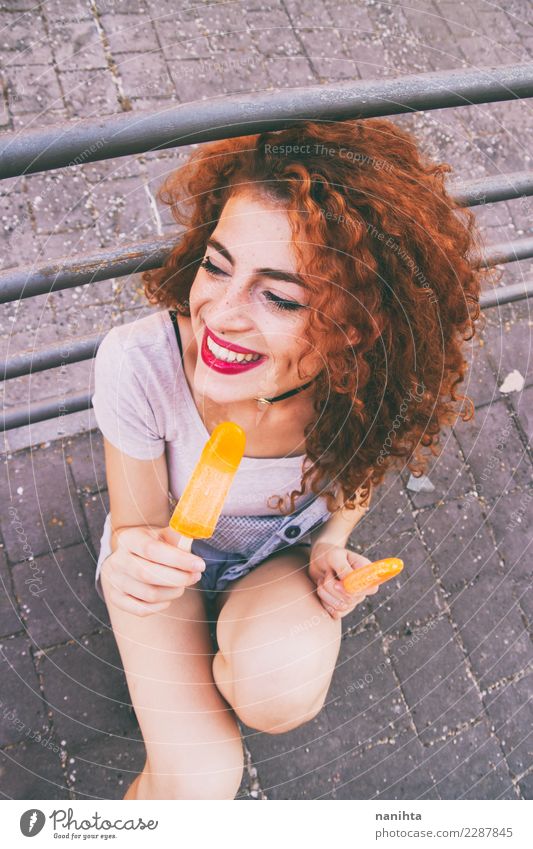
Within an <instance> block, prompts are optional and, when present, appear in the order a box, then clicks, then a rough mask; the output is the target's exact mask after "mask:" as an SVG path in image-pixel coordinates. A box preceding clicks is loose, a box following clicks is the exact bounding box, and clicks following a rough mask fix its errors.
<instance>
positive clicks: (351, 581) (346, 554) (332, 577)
mask: <svg viewBox="0 0 533 849" xmlns="http://www.w3.org/2000/svg"><path fill="white" fill-rule="evenodd" d="M402 569H403V563H402V561H401V560H400V559H399V558H397V557H389V558H386V559H385V560H378V561H376V562H375V563H372V562H371V561H370V560H369V559H368V558H367V557H364V556H363V555H362V554H357V553H356V552H354V551H350V550H349V549H346V548H342V547H340V546H336V545H331V544H329V543H324V542H317V543H315V545H314V546H313V548H312V551H311V561H310V564H309V569H308V574H309V577H310V578H311V579H312V580H313V581H314V583H315V584H316V588H317V589H316V591H317V595H318V597H319V599H320V601H321V603H322V606H323V607H324V608H325V609H326V610H327V611H328V613H329V614H330V615H331V616H332V618H333V619H339V618H341V616H346V615H347V614H348V613H351V611H352V610H354V608H355V607H357V605H358V604H360V603H361V602H362V601H363V599H364V598H365V596H366V595H373V594H374V593H376V592H377V590H378V588H379V584H381V583H383V582H385V581H388V580H390V578H393V577H394V576H395V575H397V574H398V573H399V572H401V570H402Z"/></svg>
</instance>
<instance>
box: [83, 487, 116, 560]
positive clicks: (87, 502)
mask: <svg viewBox="0 0 533 849" xmlns="http://www.w3.org/2000/svg"><path fill="white" fill-rule="evenodd" d="M82 505H83V510H84V512H85V516H86V519H87V526H88V528H89V537H90V539H91V543H92V547H93V551H94V553H95V557H96V558H98V555H99V553H100V540H101V538H102V534H103V531H104V522H105V520H106V516H107V514H108V512H109V493H108V492H107V490H104V491H103V492H99V493H98V495H88V496H86V497H84V498H83V499H82ZM96 563H97V560H96V561H94V563H93V571H94V570H95V569H96Z"/></svg>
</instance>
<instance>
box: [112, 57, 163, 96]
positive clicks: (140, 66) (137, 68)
mask: <svg viewBox="0 0 533 849" xmlns="http://www.w3.org/2000/svg"><path fill="white" fill-rule="evenodd" d="M115 61H116V64H117V69H118V73H119V74H120V77H121V80H122V85H123V87H124V93H125V94H126V96H127V97H129V98H130V99H132V100H134V99H136V98H138V97H170V96H171V95H173V94H174V86H173V84H172V80H171V78H170V75H169V72H168V68H167V66H166V63H165V61H164V59H163V58H162V57H161V55H160V54H159V53H155V52H152V53H132V54H127V55H121V56H120V57H117V59H116V60H115Z"/></svg>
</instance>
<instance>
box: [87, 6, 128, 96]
mask: <svg viewBox="0 0 533 849" xmlns="http://www.w3.org/2000/svg"><path fill="white" fill-rule="evenodd" d="M89 8H90V10H91V12H92V15H93V20H94V24H95V26H96V31H97V33H98V36H99V38H100V43H101V45H102V49H103V51H104V55H105V58H106V62H107V67H108V70H109V72H110V73H111V78H112V80H113V84H114V86H115V88H116V90H117V99H118V102H119V105H120V108H121V109H122V111H123V112H131V111H132V105H131V100H130V99H129V97H128V96H127V95H126V94H125V92H124V86H123V84H122V77H121V76H120V73H119V70H118V66H117V63H116V62H115V60H114V58H113V54H112V52H111V47H110V44H109V40H108V38H107V34H106V31H105V29H104V26H103V24H102V21H101V12H100V10H99V9H98V8H97V6H96V3H95V2H94V0H90V3H89Z"/></svg>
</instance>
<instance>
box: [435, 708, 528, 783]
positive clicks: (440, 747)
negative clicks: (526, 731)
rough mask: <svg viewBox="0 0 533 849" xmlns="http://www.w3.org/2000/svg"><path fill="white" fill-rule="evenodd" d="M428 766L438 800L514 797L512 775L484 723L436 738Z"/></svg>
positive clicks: (495, 741) (496, 742)
mask: <svg viewBox="0 0 533 849" xmlns="http://www.w3.org/2000/svg"><path fill="white" fill-rule="evenodd" d="M429 751H430V752H431V758H430V760H428V762H427V763H428V766H429V769H430V770H431V773H432V775H433V777H434V779H435V781H436V789H437V792H438V794H439V796H440V798H441V799H516V798H517V794H516V791H515V790H514V787H513V783H512V779H511V775H510V774H509V769H508V767H507V763H506V761H505V758H504V756H503V752H502V751H501V749H500V747H499V745H498V741H497V740H496V738H495V737H494V736H493V735H491V734H490V732H489V729H488V726H487V723H486V722H480V723H478V724H477V725H475V726H474V727H473V728H468V729H467V730H466V731H463V732H461V733H460V734H456V735H455V736H454V737H451V738H448V739H447V740H444V741H438V742H436V743H435V744H434V745H433V746H431V747H430V748H429Z"/></svg>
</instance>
